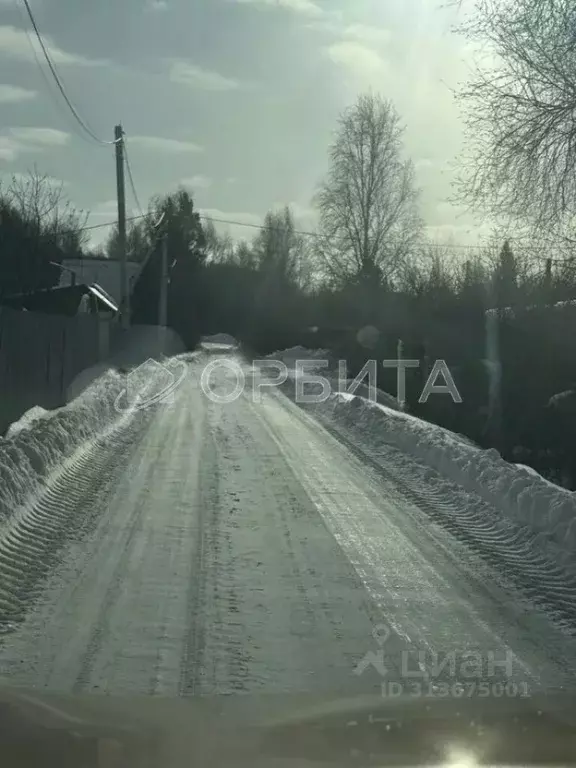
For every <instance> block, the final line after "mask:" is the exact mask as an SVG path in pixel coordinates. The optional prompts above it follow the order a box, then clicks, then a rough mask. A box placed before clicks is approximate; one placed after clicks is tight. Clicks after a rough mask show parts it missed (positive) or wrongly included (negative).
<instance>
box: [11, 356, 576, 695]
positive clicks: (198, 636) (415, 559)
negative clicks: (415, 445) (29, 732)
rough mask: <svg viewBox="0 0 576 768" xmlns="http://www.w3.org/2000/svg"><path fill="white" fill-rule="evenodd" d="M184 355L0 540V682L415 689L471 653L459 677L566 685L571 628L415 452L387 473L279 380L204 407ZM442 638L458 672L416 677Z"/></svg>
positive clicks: (573, 658)
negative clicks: (158, 387)
mask: <svg viewBox="0 0 576 768" xmlns="http://www.w3.org/2000/svg"><path fill="white" fill-rule="evenodd" d="M188 365H189V368H190V375H188V376H186V378H185V379H184V381H183V382H182V384H181V385H180V386H179V388H178V389H177V390H176V392H175V393H174V397H173V398H172V399H171V400H170V401H169V402H163V403H160V404H156V405H153V406H151V407H150V408H147V409H142V410H139V411H135V412H133V413H131V414H128V415H126V416H124V417H122V418H119V419H118V423H114V424H112V426H108V427H107V429H106V432H105V434H103V435H101V436H100V437H99V439H98V440H96V441H92V442H89V443H87V444H83V446H82V447H81V448H80V449H79V450H78V451H76V453H75V454H74V456H73V458H72V460H70V461H69V462H68V463H67V464H66V466H65V467H64V468H63V469H62V471H60V472H59V473H58V474H57V475H56V476H54V477H51V479H50V481H49V483H48V485H47V486H46V487H45V488H44V489H43V490H40V491H39V492H37V494H36V498H35V501H34V505H33V508H29V509H28V510H27V512H26V513H25V514H24V513H22V514H21V516H20V518H18V517H16V518H15V519H14V520H12V521H11V526H12V528H11V530H10V531H9V532H8V534H7V533H6V531H4V536H3V538H2V537H0V577H1V579H2V581H1V584H2V587H1V588H0V608H1V607H2V605H3V604H4V603H3V602H2V601H3V600H4V601H5V604H6V606H7V607H6V611H7V614H6V615H8V616H10V618H11V621H10V622H9V623H8V622H6V625H5V629H6V633H5V634H4V635H3V637H2V640H1V643H0V675H1V676H2V677H3V678H4V679H5V680H7V681H9V682H10V683H11V684H13V685H24V686H27V687H47V688H49V689H51V690H55V691H74V692H84V691H86V692H88V691H90V692H100V693H109V694H114V693H122V694H125V693H128V694H130V693H138V694H161V695H169V696H170V695H192V694H212V693H228V692H253V691H260V692H263V691H269V692H276V693H278V692H289V691H341V692H367V693H368V692H373V691H374V689H375V687H378V688H379V687H380V686H381V684H382V683H383V682H392V681H394V682H396V683H398V685H400V686H401V687H402V688H403V689H404V692H405V693H410V692H411V691H414V690H416V688H415V686H417V685H418V684H419V683H422V684H423V685H425V688H426V690H427V691H428V692H430V691H436V690H440V689H437V688H434V686H435V685H437V684H439V683H440V682H446V681H447V682H448V683H450V682H454V678H455V676H456V677H457V678H458V679H459V680H460V681H464V682H465V680H463V678H466V676H467V675H466V674H464V672H463V668H462V666H461V659H462V658H463V654H464V653H465V652H471V653H474V654H476V658H477V660H478V663H479V664H480V665H481V667H482V668H481V669H478V668H476V671H475V672H472V673H470V675H469V677H470V680H471V682H472V683H473V684H474V683H477V682H479V680H480V679H482V680H484V681H485V682H486V681H487V682H488V684H489V685H494V684H496V683H497V682H498V681H501V680H505V681H507V682H509V683H511V684H513V685H512V687H509V688H508V689H507V691H508V693H507V694H505V695H521V694H523V693H530V692H532V691H536V690H537V689H538V688H540V687H544V688H545V689H548V688H551V687H556V686H563V685H570V684H571V681H572V680H573V679H575V678H574V674H575V670H576V642H575V641H574V640H573V639H572V637H571V635H570V634H569V633H567V632H566V631H561V630H560V629H559V628H558V626H556V625H555V624H554V623H553V622H552V620H551V619H550V618H548V617H547V616H546V615H544V613H540V612H539V611H538V610H536V608H535V607H534V606H533V605H532V603H531V602H530V601H529V597H528V596H527V595H526V594H525V593H522V592H520V591H519V590H518V589H517V586H515V585H514V584H513V583H511V582H510V583H509V582H508V581H507V577H508V575H509V574H507V568H506V563H503V564H502V568H498V567H497V564H495V563H491V562H489V560H488V559H486V558H483V557H481V556H480V555H479V554H478V553H475V552H474V551H472V550H471V549H469V547H468V545H467V544H466V543H465V542H463V541H462V538H461V537H460V538H455V537H454V535H453V531H452V532H451V531H450V528H449V526H448V527H445V526H443V525H442V520H441V518H439V517H436V516H434V514H431V512H432V513H433V512H434V509H433V507H434V504H435V503H437V502H438V500H435V499H434V498H433V497H432V496H430V497H428V498H427V500H426V504H419V502H418V498H417V497H415V496H414V495H413V494H410V493H408V492H406V493H405V492H403V490H402V489H403V488H404V487H406V486H405V478H406V476H407V475H410V473H411V471H412V470H411V462H412V461H414V460H413V459H411V458H410V457H409V456H407V455H406V456H405V457H403V466H402V477H398V478H397V477H396V475H395V473H396V471H397V470H396V469H395V466H394V463H391V464H390V466H389V467H388V475H386V473H382V472H378V471H376V469H375V467H374V465H373V463H370V462H369V461H365V460H363V457H362V452H361V451H359V450H353V451H352V450H351V444H350V443H348V442H346V441H344V442H342V441H341V440H339V439H338V434H337V432H335V431H334V430H329V429H326V428H325V427H324V426H322V425H321V423H320V422H319V421H317V420H315V419H314V418H313V417H312V416H311V415H309V414H308V413H306V412H304V411H302V410H301V409H300V408H298V407H297V406H296V405H294V404H293V403H292V402H291V401H290V400H289V399H288V398H286V397H285V396H284V395H283V394H282V393H281V392H279V391H276V390H269V391H267V392H266V394H265V395H264V397H263V398H262V401H261V402H253V400H252V398H251V397H250V395H249V393H248V394H246V395H243V396H241V397H240V398H238V399H237V400H236V401H234V402H232V403H228V404H221V405H219V404H217V403H215V402H212V401H210V400H209V399H208V398H207V397H206V396H205V395H204V394H203V393H202V391H201V388H200V386H199V377H198V363H197V362H195V361H192V362H190V363H188ZM224 378H225V377H224ZM227 384H228V383H227V382H226V381H225V380H224V379H223V380H222V382H220V385H221V386H222V388H223V391H224V390H225V389H226V387H227ZM218 386H219V383H218V382H216V384H215V388H216V389H217V388H218ZM397 457H398V452H397V451H396V458H397ZM413 471H414V473H416V472H417V471H418V468H417V466H416V465H414V468H413ZM396 480H398V482H396ZM462 504H463V505H466V500H465V497H464V501H463V502H462ZM465 511H466V510H465V509H464V507H463V512H465ZM11 584H14V585H17V586H14V588H13V589H12V591H11V589H10V585H11ZM16 593H17V597H18V601H17V605H18V610H17V611H16V612H14V610H12V609H13V605H14V602H13V601H12V602H10V600H8V598H7V597H6V595H12V596H13V594H16ZM2 595H4V597H2ZM10 610H12V614H11V613H10ZM380 651H382V652H383V653H382V655H381V656H380V655H379V652H380ZM366 654H369V656H368V657H366V662H367V663H366V664H364V663H363V660H364V659H365V656H366ZM446 654H448V655H452V656H453V657H454V658H456V670H455V671H454V669H452V670H451V669H449V668H447V667H446V668H444V669H442V670H440V671H437V673H436V672H433V673H432V677H431V678H430V667H429V666H428V662H431V663H432V666H434V663H433V660H434V659H436V661H441V660H442V659H444V657H445V655H446ZM492 661H495V662H496V664H495V665H492ZM372 662H375V663H372ZM380 662H382V666H379V664H380ZM418 664H420V667H419V666H418ZM491 665H492V666H491ZM448 666H449V665H448ZM423 667H426V671H427V672H428V675H429V676H428V677H427V678H418V677H415V675H416V672H417V671H418V670H420V671H422V669H423ZM468 669H469V668H468ZM431 685H432V687H431ZM500 690H501V689H500ZM496 695H498V694H496ZM499 695H502V694H501V693H500V694H499Z"/></svg>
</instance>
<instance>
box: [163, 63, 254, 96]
mask: <svg viewBox="0 0 576 768" xmlns="http://www.w3.org/2000/svg"><path fill="white" fill-rule="evenodd" d="M170 80H172V82H173V83H182V84H183V85H188V86H191V87H192V88H200V89H202V90H205V91H235V90H237V89H238V88H240V83H239V82H238V81H237V80H232V79H231V78H228V77H224V76H223V75H220V74H218V72H210V71H209V70H206V69H202V68H201V67H197V66H195V65H194V64H190V63H189V62H187V61H182V60H177V61H174V62H173V63H172V66H171V67H170Z"/></svg>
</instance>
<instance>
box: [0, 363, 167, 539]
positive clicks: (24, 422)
mask: <svg viewBox="0 0 576 768" xmlns="http://www.w3.org/2000/svg"><path fill="white" fill-rule="evenodd" d="M167 376H168V374H167V372H166V369H165V368H163V366H161V365H158V367H157V368H156V367H155V366H151V365H150V364H147V365H144V366H141V367H140V368H138V369H137V370H135V371H133V372H132V373H131V374H130V375H129V377H128V376H127V375H126V374H121V373H118V372H117V371H116V370H114V369H107V370H106V371H105V373H104V374H103V375H102V376H100V377H99V378H97V379H96V380H95V381H94V382H93V383H92V384H91V385H90V386H88V388H87V389H85V390H84V391H83V392H82V393H81V394H80V395H79V396H78V397H77V398H76V399H75V400H73V401H72V402H71V403H69V404H68V405H66V406H65V407H63V408H59V409H56V410H54V411H46V410H44V409H43V408H38V407H35V408H32V409H31V410H30V411H28V412H27V413H25V414H24V415H23V416H22V418H21V419H19V420H18V421H17V422H15V423H14V424H12V425H11V427H10V428H9V430H8V432H7V436H6V437H5V438H0V538H2V534H3V532H4V529H5V525H6V523H7V522H8V521H10V519H11V518H12V516H13V515H14V514H15V512H16V511H17V510H18V509H19V507H21V506H22V505H28V504H30V503H31V502H33V500H34V499H35V498H36V496H37V495H38V493H39V492H40V490H41V488H42V487H43V485H44V484H45V483H46V481H47V480H48V479H49V477H50V475H51V474H52V473H54V472H58V471H60V470H61V469H62V467H63V463H64V462H65V461H66V460H70V459H72V458H73V457H74V455H75V453H76V452H77V451H79V450H81V449H84V448H87V447H88V446H89V445H91V444H92V443H93V442H94V441H95V440H101V439H105V438H106V435H107V434H109V433H110V431H111V430H112V431H113V430H115V429H117V428H118V427H120V426H122V425H123V423H125V421H126V420H127V419H130V418H132V417H133V416H134V414H135V413H137V412H138V411H137V409H138V403H139V402H142V401H145V400H147V399H150V398H152V399H153V398H154V397H155V393H156V391H161V390H162V388H163V387H165V386H166V379H167Z"/></svg>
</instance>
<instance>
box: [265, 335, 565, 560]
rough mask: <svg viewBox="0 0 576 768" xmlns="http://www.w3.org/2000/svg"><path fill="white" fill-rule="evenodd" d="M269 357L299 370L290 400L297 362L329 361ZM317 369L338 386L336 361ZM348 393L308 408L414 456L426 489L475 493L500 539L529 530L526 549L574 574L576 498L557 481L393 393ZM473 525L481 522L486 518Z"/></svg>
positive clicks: (321, 355) (293, 354) (369, 443)
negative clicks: (409, 410)
mask: <svg viewBox="0 0 576 768" xmlns="http://www.w3.org/2000/svg"><path fill="white" fill-rule="evenodd" d="M270 358H273V359H277V360H283V361H284V362H285V363H286V364H287V365H289V366H292V367H291V370H290V374H289V381H288V382H286V384H284V385H282V391H283V392H284V393H285V394H287V395H288V397H290V398H291V399H294V395H295V387H294V386H293V381H291V379H292V377H296V376H297V373H296V371H295V361H296V360H310V359H319V360H321V359H325V360H329V356H328V353H327V352H325V351H323V350H305V349H302V348H298V347H297V348H294V349H290V350H286V351H284V352H282V351H280V352H276V353H274V354H273V355H270ZM306 370H308V368H307V369H306ZM317 372H318V374H320V375H322V376H325V377H326V378H327V379H329V380H330V381H331V383H332V384H334V383H335V379H334V375H335V372H334V363H332V364H331V365H330V366H329V368H328V369H326V368H324V369H323V370H320V369H319V370H318V371H317ZM341 390H342V388H341V387H340V391H338V387H335V388H334V389H333V390H332V392H333V393H332V394H331V395H330V396H329V397H328V398H327V399H324V401H323V402H321V403H316V404H309V405H306V404H305V403H304V404H303V405H304V407H305V408H309V409H312V410H313V412H314V413H315V414H316V415H318V416H319V417H320V418H321V419H323V420H324V421H325V422H327V423H332V424H334V425H336V426H341V427H344V428H345V430H346V432H347V434H349V435H353V436H354V438H355V443H356V445H359V446H361V448H362V450H363V451H364V452H365V453H366V454H369V455H372V456H378V455H383V453H382V449H383V448H385V447H386V446H390V447H392V448H394V449H398V451H401V452H403V454H407V455H408V456H411V457H413V458H414V459H416V461H417V462H418V464H419V465H420V466H421V468H422V470H423V471H422V475H421V476H420V480H419V482H420V483H421V485H422V487H423V488H424V490H426V488H427V487H432V486H433V485H438V483H439V482H440V483H441V482H442V480H441V478H444V480H445V481H447V483H446V487H445V488H444V491H445V494H446V495H448V496H449V494H450V492H451V489H454V488H456V487H457V488H459V489H461V490H463V491H464V492H466V493H468V494H470V505H473V504H474V503H475V502H476V501H478V502H479V503H480V502H482V503H483V504H484V505H485V506H484V509H488V508H490V510H491V511H492V513H497V514H499V515H500V519H501V523H497V521H496V523H497V527H498V528H499V534H498V535H499V536H500V537H502V536H503V534H504V532H507V535H508V537H509V538H514V537H516V543H518V540H517V536H518V531H520V532H522V531H524V532H526V535H527V539H526V546H528V547H532V546H533V545H534V544H535V545H536V546H537V547H538V546H539V545H543V546H544V549H545V550H546V555H547V556H548V557H551V556H553V561H554V563H558V562H559V561H560V562H562V563H563V564H565V565H567V566H570V569H571V570H572V562H573V560H574V554H575V552H576V494H575V493H572V492H570V491H568V490H566V489H564V488H560V487H559V486H556V485H554V484H552V483H550V482H549V481H547V480H545V479H544V478H543V477H541V476H540V475H539V474H538V473H537V472H536V471H535V470H532V469H530V468H528V467H522V466H519V465H517V464H510V463H509V462H507V461H505V460H504V459H502V457H501V456H500V455H499V453H498V452H497V451H496V450H493V449H490V450H483V449H481V448H478V447H477V446H475V445H474V444H473V443H472V442H471V441H470V440H468V439H467V438H466V437H463V436H461V435H457V434H455V433H454V432H450V431H449V430H447V429H443V428H442V427H439V426H437V425H435V424H431V423H428V422H426V421H423V420H421V419H418V418H416V417H414V416H411V415H409V414H406V413H403V412H402V411H400V410H399V409H398V407H397V404H396V401H395V399H394V398H392V397H391V396H390V395H387V394H386V393H379V395H378V402H377V403H375V402H373V399H370V400H369V399H368V398H366V397H364V396H362V395H364V394H365V393H366V387H364V388H363V389H358V390H357V393H356V394H354V395H351V394H347V393H345V392H342V391H341ZM305 391H307V390H306V389H305ZM318 391H319V392H320V391H321V389H320V388H319V389H318ZM382 395H383V397H382ZM389 401H391V402H389ZM426 468H428V470H426ZM460 506H461V504H460ZM474 524H475V525H476V524H478V525H482V518H481V517H479V518H478V522H477V523H474ZM520 538H522V534H520ZM542 551H543V550H541V553H542ZM574 573H575V575H576V563H575V564H574Z"/></svg>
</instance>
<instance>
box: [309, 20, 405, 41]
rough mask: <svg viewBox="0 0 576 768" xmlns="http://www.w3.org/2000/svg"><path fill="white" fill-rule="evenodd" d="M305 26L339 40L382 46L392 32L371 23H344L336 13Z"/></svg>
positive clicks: (390, 37) (388, 39) (389, 38)
mask: <svg viewBox="0 0 576 768" xmlns="http://www.w3.org/2000/svg"><path fill="white" fill-rule="evenodd" d="M306 27H307V28H308V29H312V30H315V31H317V32H325V33H326V34H328V35H331V36H332V37H335V38H338V39H339V41H340V42H346V41H348V42H350V41H356V42H359V43H366V44H368V45H375V46H382V45H385V44H387V43H389V42H390V40H391V39H392V33H391V32H390V30H389V29H386V28H385V27H377V26H374V25H372V24H360V23H357V24H346V23H344V21H343V19H342V17H341V16H340V15H339V14H337V13H332V14H331V15H330V17H325V18H322V19H318V20H315V21H311V22H309V23H308V24H307V25H306Z"/></svg>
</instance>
